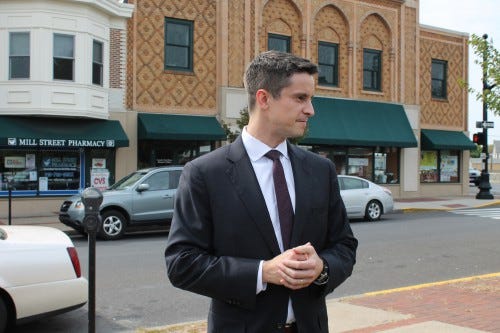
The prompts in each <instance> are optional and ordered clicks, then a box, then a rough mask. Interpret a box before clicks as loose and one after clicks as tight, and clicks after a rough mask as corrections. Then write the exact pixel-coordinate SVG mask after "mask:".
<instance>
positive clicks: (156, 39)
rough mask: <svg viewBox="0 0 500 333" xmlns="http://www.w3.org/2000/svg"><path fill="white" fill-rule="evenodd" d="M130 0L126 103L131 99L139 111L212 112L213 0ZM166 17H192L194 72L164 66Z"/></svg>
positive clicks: (214, 85)
mask: <svg viewBox="0 0 500 333" xmlns="http://www.w3.org/2000/svg"><path fill="white" fill-rule="evenodd" d="M131 2H132V1H131ZM134 2H135V11H134V16H133V18H132V20H131V22H132V23H131V24H133V27H134V28H133V30H134V31H133V34H132V35H130V34H129V37H130V36H133V38H132V39H133V41H132V42H129V44H130V45H129V48H131V49H132V50H133V53H132V59H131V60H130V62H129V66H128V71H129V75H127V78H128V83H129V85H130V86H133V88H132V90H130V89H129V90H128V94H129V96H128V98H127V101H128V105H131V104H134V105H135V107H134V108H135V109H136V110H143V111H162V112H171V113H178V112H182V113H194V114H214V113H215V112H216V95H217V86H216V81H217V80H216V65H217V59H216V50H217V49H216V47H217V46H216V33H217V32H216V1H206V0H191V1H186V0H168V1H167V0H140V1H134ZM166 17H170V18H179V19H184V20H191V21H193V22H194V36H193V64H194V68H193V72H188V73H184V72H176V71H166V70H165V69H164V55H165V54H164V29H165V18H166ZM129 32H131V31H130V29H129ZM129 55H130V53H129ZM129 59H130V58H129ZM130 95H132V97H130Z"/></svg>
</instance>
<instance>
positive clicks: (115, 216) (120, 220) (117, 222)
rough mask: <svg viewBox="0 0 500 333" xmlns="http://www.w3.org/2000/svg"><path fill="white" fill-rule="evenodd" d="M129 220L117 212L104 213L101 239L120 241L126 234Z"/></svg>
mask: <svg viewBox="0 0 500 333" xmlns="http://www.w3.org/2000/svg"><path fill="white" fill-rule="evenodd" d="M126 225H127V219H126V218H125V216H123V214H122V213H120V212H119V211H116V210H108V211H105V212H104V213H102V223H101V228H100V229H99V237H100V238H102V239H108V240H114V239H119V238H121V237H122V236H123V234H124V233H125V228H126Z"/></svg>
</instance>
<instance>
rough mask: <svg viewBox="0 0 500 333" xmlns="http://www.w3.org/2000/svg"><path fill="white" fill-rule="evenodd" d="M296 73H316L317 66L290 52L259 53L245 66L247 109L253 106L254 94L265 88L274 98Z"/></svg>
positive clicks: (251, 108)
mask: <svg viewBox="0 0 500 333" xmlns="http://www.w3.org/2000/svg"><path fill="white" fill-rule="evenodd" d="M296 73H308V74H310V75H314V74H316V73H318V66H317V65H316V64H313V63H312V62H311V61H309V60H308V59H305V58H301V57H298V56H295V55H293V54H290V53H285V52H279V51H267V52H263V53H261V54H259V55H258V56H257V57H255V59H254V60H253V61H252V62H251V63H250V65H249V66H248V67H247V70H246V72H245V77H244V83H245V89H246V91H247V94H248V108H249V111H251V110H253V108H254V107H255V94H256V93H257V90H259V89H265V90H267V91H269V92H270V93H271V95H272V96H273V97H274V98H278V97H279V96H280V94H281V90H282V89H283V88H285V87H287V86H288V85H289V84H290V77H291V76H292V75H293V74H296Z"/></svg>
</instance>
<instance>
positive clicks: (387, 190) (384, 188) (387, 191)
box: [381, 186, 392, 197]
mask: <svg viewBox="0 0 500 333" xmlns="http://www.w3.org/2000/svg"><path fill="white" fill-rule="evenodd" d="M381 187H382V190H384V192H385V193H387V194H389V195H390V196H391V197H392V192H391V190H389V189H388V188H387V187H384V186H381Z"/></svg>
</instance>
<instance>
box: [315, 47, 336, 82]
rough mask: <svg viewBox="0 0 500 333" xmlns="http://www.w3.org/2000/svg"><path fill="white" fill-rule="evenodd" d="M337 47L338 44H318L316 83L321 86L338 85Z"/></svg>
mask: <svg viewBox="0 0 500 333" xmlns="http://www.w3.org/2000/svg"><path fill="white" fill-rule="evenodd" d="M338 47H339V46H338V44H332V43H327V42H319V44H318V65H319V75H318V83H319V84H321V85H326V86H334V87H336V86H338V85H339V67H338V52H339V49H338Z"/></svg>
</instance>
